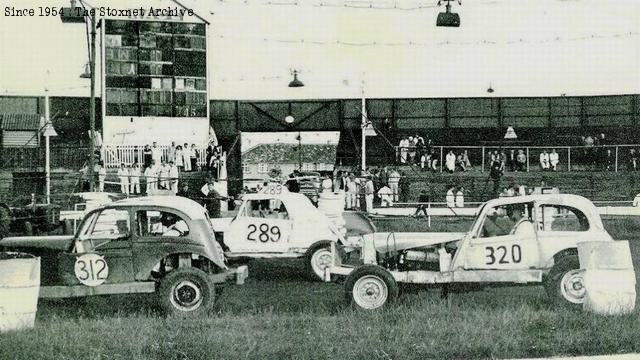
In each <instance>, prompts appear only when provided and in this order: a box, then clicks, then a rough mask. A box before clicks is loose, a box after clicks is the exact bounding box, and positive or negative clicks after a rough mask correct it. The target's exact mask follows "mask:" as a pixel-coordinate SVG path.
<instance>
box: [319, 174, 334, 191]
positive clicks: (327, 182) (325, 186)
mask: <svg viewBox="0 0 640 360" xmlns="http://www.w3.org/2000/svg"><path fill="white" fill-rule="evenodd" d="M321 187H322V192H331V190H332V189H333V181H331V177H329V175H325V176H324V180H322V183H321Z"/></svg>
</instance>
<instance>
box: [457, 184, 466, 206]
mask: <svg viewBox="0 0 640 360" xmlns="http://www.w3.org/2000/svg"><path fill="white" fill-rule="evenodd" d="M456 207H458V208H463V207H464V188H463V187H462V186H460V187H459V188H458V192H456Z"/></svg>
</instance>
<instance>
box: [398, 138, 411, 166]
mask: <svg viewBox="0 0 640 360" xmlns="http://www.w3.org/2000/svg"><path fill="white" fill-rule="evenodd" d="M398 145H399V146H398V148H399V150H400V163H401V164H405V163H406V162H407V153H408V152H409V139H407V138H406V137H403V138H402V139H401V140H400V143H399V144H398Z"/></svg>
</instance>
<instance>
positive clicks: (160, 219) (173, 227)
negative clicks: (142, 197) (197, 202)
mask: <svg viewBox="0 0 640 360" xmlns="http://www.w3.org/2000/svg"><path fill="white" fill-rule="evenodd" d="M136 222H137V225H138V236H141V237H149V236H169V237H182V236H187V235H189V226H188V225H187V222H186V221H185V220H184V219H183V218H182V217H181V216H179V215H176V214H174V213H170V212H167V211H157V210H141V211H138V212H137V213H136Z"/></svg>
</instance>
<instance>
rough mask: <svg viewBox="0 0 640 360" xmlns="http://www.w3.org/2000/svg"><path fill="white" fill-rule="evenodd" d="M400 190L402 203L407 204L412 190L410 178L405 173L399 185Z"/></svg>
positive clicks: (401, 176) (401, 175) (402, 174)
mask: <svg viewBox="0 0 640 360" xmlns="http://www.w3.org/2000/svg"><path fill="white" fill-rule="evenodd" d="M398 187H399V188H400V189H399V191H400V201H401V202H407V201H408V200H409V191H410V190H411V181H410V180H409V177H407V176H406V174H404V173H402V172H401V173H400V183H399V184H398Z"/></svg>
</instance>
